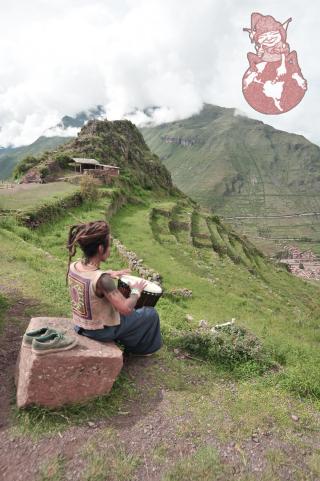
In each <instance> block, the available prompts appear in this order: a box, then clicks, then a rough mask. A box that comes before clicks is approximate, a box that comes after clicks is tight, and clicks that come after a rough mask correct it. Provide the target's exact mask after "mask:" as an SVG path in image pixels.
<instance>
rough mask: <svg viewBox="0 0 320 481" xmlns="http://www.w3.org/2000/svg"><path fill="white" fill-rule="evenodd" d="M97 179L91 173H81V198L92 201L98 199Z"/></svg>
mask: <svg viewBox="0 0 320 481" xmlns="http://www.w3.org/2000/svg"><path fill="white" fill-rule="evenodd" d="M99 185H100V183H99V180H98V179H96V178H95V177H93V176H92V175H83V176H82V178H81V181H80V192H81V196H82V198H83V200H88V201H91V202H94V201H96V200H98V199H99V197H100V193H99V187H98V186H99Z"/></svg>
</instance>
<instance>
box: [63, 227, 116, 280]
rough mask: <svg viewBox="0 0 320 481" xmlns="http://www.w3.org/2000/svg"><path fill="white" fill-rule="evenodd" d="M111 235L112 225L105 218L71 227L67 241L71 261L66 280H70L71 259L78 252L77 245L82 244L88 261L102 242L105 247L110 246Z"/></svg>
mask: <svg viewBox="0 0 320 481" xmlns="http://www.w3.org/2000/svg"><path fill="white" fill-rule="evenodd" d="M109 235H110V227H109V224H108V223H107V222H105V221H104V220H98V221H95V222H88V223H87V224H76V225H73V226H72V227H71V228H70V231H69V237H68V242H67V249H68V251H69V262H68V270H67V275H66V280H68V274H69V269H70V263H71V259H72V257H73V256H74V255H75V253H76V250H77V245H78V246H80V248H81V250H82V251H83V253H84V254H85V260H86V262H88V258H89V257H92V256H94V255H95V254H96V252H97V249H98V246H99V245H100V244H102V245H103V246H104V248H105V249H107V248H108V245H109Z"/></svg>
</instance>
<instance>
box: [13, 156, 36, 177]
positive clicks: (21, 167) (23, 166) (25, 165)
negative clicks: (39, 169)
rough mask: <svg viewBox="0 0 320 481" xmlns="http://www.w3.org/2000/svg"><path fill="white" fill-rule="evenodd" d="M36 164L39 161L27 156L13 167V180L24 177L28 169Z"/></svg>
mask: <svg viewBox="0 0 320 481" xmlns="http://www.w3.org/2000/svg"><path fill="white" fill-rule="evenodd" d="M38 163H39V159H37V158H36V157H34V156H32V155H28V156H27V157H25V158H24V159H22V160H21V161H20V162H19V163H18V164H17V165H16V166H15V168H14V171H13V177H14V179H18V178H19V177H21V176H22V175H24V174H25V173H26V172H27V171H28V170H29V169H31V168H32V167H34V166H35V165H37V164H38Z"/></svg>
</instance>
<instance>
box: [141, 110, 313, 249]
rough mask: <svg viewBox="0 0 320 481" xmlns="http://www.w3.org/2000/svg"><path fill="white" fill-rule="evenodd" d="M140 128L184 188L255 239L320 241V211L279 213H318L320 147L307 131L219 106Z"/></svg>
mask: <svg viewBox="0 0 320 481" xmlns="http://www.w3.org/2000/svg"><path fill="white" fill-rule="evenodd" d="M142 133H143V135H144V138H145V140H146V142H147V144H148V145H149V147H150V148H151V149H152V150H153V151H154V152H156V153H157V154H158V155H159V157H160V158H161V160H162V161H163V163H164V165H165V166H166V167H167V168H168V169H169V171H170V172H171V174H172V178H173V181H174V182H175V183H176V185H177V186H178V187H179V188H180V189H181V190H183V191H184V192H186V193H187V194H188V195H190V196H191V197H192V198H194V199H195V200H197V201H199V202H200V203H201V204H203V205H205V206H206V207H209V208H211V209H212V210H213V211H214V212H215V213H217V214H219V215H222V216H224V217H225V218H226V219H227V220H228V221H229V222H231V223H232V224H233V225H236V226H237V228H238V229H241V231H242V232H243V233H246V234H248V235H250V236H251V237H252V238H255V242H259V239H258V238H259V237H260V238H265V239H266V242H265V243H266V244H268V239H279V240H282V239H286V238H288V239H291V238H298V240H299V239H301V240H302V241H303V240H306V241H313V244H316V243H318V241H319V239H320V232H319V231H320V225H319V222H318V216H316V215H314V216H309V217H299V216H293V217H292V218H281V216H283V215H288V214H299V213H304V212H313V213H319V212H320V203H319V198H320V197H319V193H320V148H319V147H318V146H316V145H314V144H312V143H311V142H309V141H308V140H306V139H305V138H304V137H303V136H300V135H295V134H289V133H287V132H283V131H279V130H276V129H274V128H273V127H270V126H268V125H266V124H264V123H263V122H260V121H256V120H252V119H249V118H245V117H242V116H239V115H235V111H234V109H226V108H221V107H216V106H213V105H204V107H203V110H202V111H201V112H200V113H199V114H198V115H193V116H192V117H190V118H188V119H185V120H179V121H176V122H171V123H168V124H162V125H160V126H158V127H152V128H144V129H142ZM275 215H277V216H279V217H277V218H274V217H271V218H270V217H269V216H275ZM239 217H249V218H248V219H244V218H242V219H241V218H239ZM303 238H304V239H303ZM260 240H261V239H260ZM313 244H312V246H311V248H312V247H313ZM262 245H263V244H262Z"/></svg>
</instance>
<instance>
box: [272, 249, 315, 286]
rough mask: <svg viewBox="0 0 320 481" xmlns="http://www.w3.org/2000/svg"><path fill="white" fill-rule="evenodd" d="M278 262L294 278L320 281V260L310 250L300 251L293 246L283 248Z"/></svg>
mask: <svg viewBox="0 0 320 481" xmlns="http://www.w3.org/2000/svg"><path fill="white" fill-rule="evenodd" d="M280 262H281V263H283V264H286V265H287V267H288V269H289V271H290V272H291V273H292V274H294V275H295V276H298V277H303V278H305V279H314V280H317V281H319V280H320V259H319V258H318V257H317V256H316V255H315V254H314V253H313V252H312V251H311V250H310V249H309V250H306V251H301V250H300V249H299V248H298V247H295V246H284V248H283V251H282V253H281V257H280Z"/></svg>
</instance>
